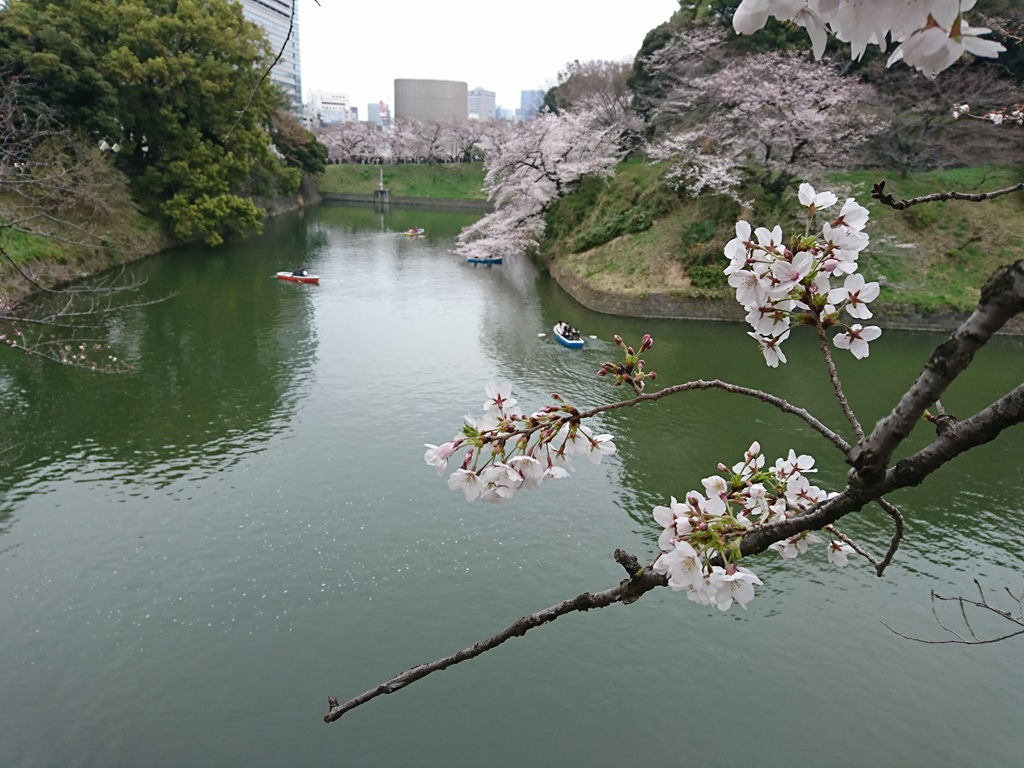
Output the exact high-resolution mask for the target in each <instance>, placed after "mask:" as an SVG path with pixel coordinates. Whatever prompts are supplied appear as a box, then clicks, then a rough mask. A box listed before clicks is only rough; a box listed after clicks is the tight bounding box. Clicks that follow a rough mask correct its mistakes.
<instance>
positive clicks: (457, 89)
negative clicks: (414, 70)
mask: <svg viewBox="0 0 1024 768" xmlns="http://www.w3.org/2000/svg"><path fill="white" fill-rule="evenodd" d="M468 115H469V99H468V89H467V86H466V84H465V83H462V82H458V81H456V80H405V79H400V80H395V119H396V120H409V119H412V120H422V121H423V122H425V123H438V122H441V121H442V120H450V119H452V118H459V119H462V120H465V119H466V117H467V116H468Z"/></svg>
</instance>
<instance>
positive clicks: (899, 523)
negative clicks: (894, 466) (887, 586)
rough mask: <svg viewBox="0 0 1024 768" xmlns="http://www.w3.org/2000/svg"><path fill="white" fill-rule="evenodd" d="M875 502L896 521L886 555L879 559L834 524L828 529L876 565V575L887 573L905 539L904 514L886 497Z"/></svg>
mask: <svg viewBox="0 0 1024 768" xmlns="http://www.w3.org/2000/svg"><path fill="white" fill-rule="evenodd" d="M875 503H876V504H878V506H880V507H881V508H882V509H884V510H885V511H886V513H888V515H889V516H890V517H891V518H892V519H893V520H894V521H895V523H896V531H895V532H894V533H893V536H892V539H891V540H890V542H889V548H888V549H887V550H886V553H885V556H884V557H883V558H882V559H881V560H879V559H878V558H876V557H875V556H874V555H872V554H871V553H870V552H868V551H867V550H866V549H864V548H863V547H862V546H861V545H860V544H858V543H857V541H856V540H854V539H853V538H852V537H851V536H848V535H847V534H845V533H843V532H842V531H840V530H839V529H838V528H836V527H835V526H834V525H830V526H828V530H829V531H830V532H831V533H832V534H833V535H834V536H835V537H836V538H838V539H841V540H843V541H845V542H846V543H847V544H849V545H850V546H851V547H852V548H853V550H854V552H856V553H857V554H858V555H860V556H861V557H863V558H864V559H865V560H867V561H868V562H869V563H871V565H873V566H874V567H875V575H876V576H879V577H880V576H882V575H883V574H884V573H885V569H886V568H888V567H889V563H891V562H892V558H893V556H894V555H895V554H896V550H897V549H899V546H900V541H902V540H903V514H902V513H901V512H900V511H899V509H898V508H897V507H896V505H895V504H893V503H892V502H889V501H887V500H885V499H875Z"/></svg>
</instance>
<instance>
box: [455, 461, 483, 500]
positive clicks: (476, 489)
mask: <svg viewBox="0 0 1024 768" xmlns="http://www.w3.org/2000/svg"><path fill="white" fill-rule="evenodd" d="M448 487H449V488H451V489H452V490H453V491H458V490H461V491H462V492H463V493H465V494H466V501H473V500H475V499H477V498H479V497H480V494H482V493H483V492H484V488H485V487H486V485H485V483H484V482H483V481H482V480H481V479H480V477H479V476H478V475H477V473H476V472H471V471H469V470H468V469H459V470H456V471H455V472H453V473H452V475H451V477H449V478H448Z"/></svg>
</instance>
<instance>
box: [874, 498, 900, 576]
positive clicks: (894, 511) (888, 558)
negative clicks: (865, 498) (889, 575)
mask: <svg viewBox="0 0 1024 768" xmlns="http://www.w3.org/2000/svg"><path fill="white" fill-rule="evenodd" d="M875 503H877V504H878V506H880V507H881V508H882V509H884V510H885V511H886V512H887V513H888V515H889V517H891V518H892V519H893V522H894V523H895V524H896V530H895V531H894V532H893V535H892V539H891V540H890V541H889V549H888V550H887V551H886V553H885V556H884V557H883V558H882V561H881V562H879V563H874V566H875V575H876V576H881V575H882V574H883V573H885V569H886V568H888V567H889V563H891V562H892V558H893V557H894V556H895V554H896V550H897V549H899V548H900V542H901V541H902V540H903V530H904V526H903V513H902V512H900V509H899V507H897V506H896V505H895V504H893V503H892V502H890V501H887V500H886V499H875Z"/></svg>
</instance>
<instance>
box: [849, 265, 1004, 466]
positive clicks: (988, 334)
mask: <svg viewBox="0 0 1024 768" xmlns="http://www.w3.org/2000/svg"><path fill="white" fill-rule="evenodd" d="M1022 310H1024V260H1022V261H1017V262H1015V263H1014V264H1010V265H1008V266H1005V267H1001V268H1000V269H998V270H996V271H995V272H994V273H993V274H992V276H991V277H990V278H989V279H988V281H987V282H986V283H985V285H984V286H983V287H982V289H981V299H980V300H979V301H978V306H977V307H976V308H975V310H974V312H972V313H971V316H970V317H968V318H967V320H965V321H964V322H963V323H962V324H961V325H960V327H959V328H957V329H956V330H955V331H954V332H953V333H952V335H951V336H950V337H949V339H948V340H947V341H945V342H944V343H943V344H940V345H939V346H938V347H936V349H935V350H934V351H933V352H932V355H931V357H930V358H929V360H928V362H927V363H926V364H925V367H924V370H923V371H922V372H921V374H920V376H918V378H917V381H915V382H914V384H913V385H912V386H911V387H910V389H908V390H907V392H906V393H905V394H904V395H903V397H902V398H900V402H899V403H898V404H897V405H896V407H895V408H893V410H892V412H890V413H889V415H888V416H886V417H885V418H883V419H881V420H880V421H879V422H878V424H876V425H875V428H874V430H872V432H871V434H870V435H868V436H867V437H865V438H864V439H863V440H861V441H860V442H859V443H858V444H857V446H856V447H854V449H853V451H852V452H851V453H850V455H849V459H848V461H849V463H850V464H851V465H852V466H853V467H854V468H855V469H856V470H857V473H858V475H859V476H860V477H861V479H862V480H864V481H866V482H868V483H874V482H876V481H878V480H879V479H880V477H881V476H882V475H883V473H885V471H886V467H887V465H888V463H889V461H890V459H891V458H892V454H893V452H894V451H895V449H896V447H897V446H898V445H899V444H900V443H901V442H903V440H904V439H905V438H906V437H907V435H909V434H910V432H911V430H912V429H913V428H914V426H916V425H917V423H918V421H919V420H920V418H921V416H922V415H923V414H924V412H925V409H927V408H928V407H929V406H930V405H932V404H933V403H934V402H935V401H937V400H939V399H940V398H941V397H942V393H943V392H945V390H946V388H947V387H948V386H949V385H950V384H951V383H952V382H953V381H954V380H955V379H956V377H957V376H959V375H960V373H962V372H963V371H964V370H965V369H966V368H967V366H968V365H970V363H971V361H972V360H973V359H974V355H975V353H976V352H977V351H978V350H979V349H980V348H981V347H982V346H984V345H985V344H986V343H987V342H988V341H989V339H991V338H992V336H993V335H994V334H995V333H996V331H998V330H999V329H1000V328H1002V327H1003V326H1004V325H1005V324H1006V322H1007V321H1008V320H1009V319H1010V318H1012V317H1013V316H1014V315H1016V314H1017V313H1019V312H1021V311H1022Z"/></svg>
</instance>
